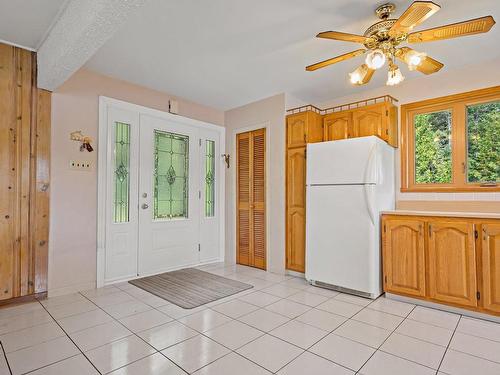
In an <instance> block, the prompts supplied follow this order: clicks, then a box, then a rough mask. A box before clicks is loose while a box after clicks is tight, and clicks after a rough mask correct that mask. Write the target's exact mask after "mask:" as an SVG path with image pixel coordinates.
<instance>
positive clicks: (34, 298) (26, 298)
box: [0, 292, 47, 308]
mask: <svg viewBox="0 0 500 375" xmlns="http://www.w3.org/2000/svg"><path fill="white" fill-rule="evenodd" d="M45 298H47V292H41V293H35V294H29V295H27V296H21V297H15V298H9V299H4V300H2V301H0V308H2V307H6V306H12V305H19V304H21V303H26V302H33V301H39V300H42V299H45Z"/></svg>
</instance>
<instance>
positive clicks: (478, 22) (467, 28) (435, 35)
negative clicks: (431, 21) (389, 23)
mask: <svg viewBox="0 0 500 375" xmlns="http://www.w3.org/2000/svg"><path fill="white" fill-rule="evenodd" d="M494 24H495V20H494V19H493V17H492V16H486V17H481V18H476V19H473V20H469V21H464V22H457V23H452V24H451V25H446V26H440V27H435V28H433V29H428V30H423V31H418V32H415V33H411V34H410V35H408V43H422V42H432V41H435V40H443V39H451V38H457V37H460V36H466V35H474V34H481V33H486V32H488V31H490V29H491V28H492V27H493V25H494Z"/></svg>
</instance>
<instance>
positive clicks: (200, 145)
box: [200, 138, 201, 147]
mask: <svg viewBox="0 0 500 375" xmlns="http://www.w3.org/2000/svg"><path fill="white" fill-rule="evenodd" d="M200 147H201V138H200Z"/></svg>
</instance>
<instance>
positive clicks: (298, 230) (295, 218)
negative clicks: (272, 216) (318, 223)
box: [286, 147, 306, 272]
mask: <svg viewBox="0 0 500 375" xmlns="http://www.w3.org/2000/svg"><path fill="white" fill-rule="evenodd" d="M286 193H287V194H286V196H287V218H286V220H287V228H286V232H287V234H286V267H287V269H291V270H294V271H297V272H304V271H305V208H306V150H305V148H304V147H302V148H297V149H290V150H288V154H287V192H286Z"/></svg>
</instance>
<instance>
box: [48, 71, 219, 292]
mask: <svg viewBox="0 0 500 375" xmlns="http://www.w3.org/2000/svg"><path fill="white" fill-rule="evenodd" d="M100 95H103V96H108V97H112V98H115V99H120V100H124V101H128V102H131V103H134V104H139V105H143V106H146V107H151V108H155V109H159V110H163V111H167V109H168V101H169V99H175V100H177V101H178V102H179V114H181V115H182V116H186V117H190V118H193V119H197V120H202V121H206V122H209V123H213V124H217V125H224V112H223V111H219V110H216V109H213V108H209V107H206V106H203V105H200V104H197V103H193V102H191V101H188V100H184V99H182V98H177V97H175V96H172V95H168V94H165V93H162V92H158V91H154V90H151V89H147V88H145V87H141V86H138V85H134V84H131V83H128V82H124V81H120V80H116V79H113V78H109V77H106V76H102V75H99V74H96V73H94V72H91V71H88V70H83V69H82V70H80V71H78V72H77V73H75V74H74V75H73V76H72V77H71V78H70V79H69V80H68V81H66V82H65V83H64V84H63V85H62V86H61V87H59V88H58V89H57V90H56V91H55V92H54V93H53V95H52V137H51V141H52V144H51V151H52V160H51V180H52V182H51V220H50V246H49V294H51V295H57V294H64V293H68V292H72V291H78V290H84V289H89V288H93V287H94V286H95V282H96V225H97V151H94V152H92V153H88V152H80V151H79V145H78V144H77V143H76V142H73V141H70V139H69V134H70V133H71V132H72V131H75V130H81V131H82V132H83V134H85V135H89V136H91V137H92V138H93V139H94V140H96V142H95V143H94V145H93V146H94V150H97V141H98V140H97V134H98V112H99V96H100ZM70 160H84V161H91V162H92V163H93V167H92V170H91V171H89V172H82V171H73V170H70V169H69V161H70Z"/></svg>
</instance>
